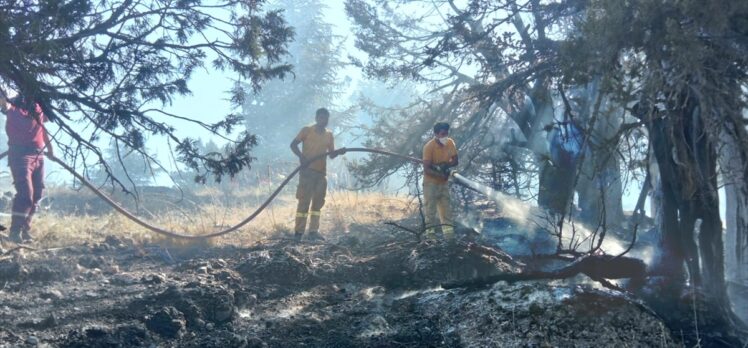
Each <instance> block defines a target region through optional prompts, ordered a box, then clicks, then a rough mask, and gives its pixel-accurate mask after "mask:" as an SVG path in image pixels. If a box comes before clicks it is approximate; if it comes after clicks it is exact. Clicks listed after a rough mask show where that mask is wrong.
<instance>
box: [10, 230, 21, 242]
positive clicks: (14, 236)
mask: <svg viewBox="0 0 748 348" xmlns="http://www.w3.org/2000/svg"><path fill="white" fill-rule="evenodd" d="M8 239H9V240H10V241H11V242H13V243H16V244H21V243H23V239H22V238H21V231H10V233H9V234H8Z"/></svg>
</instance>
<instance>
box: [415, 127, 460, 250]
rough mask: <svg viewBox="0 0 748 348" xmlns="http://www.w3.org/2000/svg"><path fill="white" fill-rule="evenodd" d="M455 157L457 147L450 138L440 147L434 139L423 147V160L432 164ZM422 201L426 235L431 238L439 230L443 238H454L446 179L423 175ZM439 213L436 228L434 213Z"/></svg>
mask: <svg viewBox="0 0 748 348" xmlns="http://www.w3.org/2000/svg"><path fill="white" fill-rule="evenodd" d="M455 156H457V146H456V145H455V142H454V140H452V138H448V139H447V144H446V145H442V144H440V143H439V142H438V141H437V140H436V139H431V140H430V141H429V142H428V143H426V145H425V146H424V147H423V160H424V161H431V163H432V164H445V163H448V162H449V161H450V160H451V159H452V158H453V157H455ZM423 201H424V206H425V207H424V208H425V212H424V214H425V218H426V235H427V236H433V234H434V232H435V230H438V229H440V230H441V231H442V233H443V234H444V236H445V237H448V238H452V237H454V228H452V226H453V225H454V221H453V218H452V207H451V206H450V200H449V185H448V184H447V179H445V178H441V177H436V176H432V175H429V174H425V175H424V178H423ZM437 211H438V212H439V220H440V221H441V225H445V226H441V228H439V227H436V226H437V225H439V223H437V222H436V213H437Z"/></svg>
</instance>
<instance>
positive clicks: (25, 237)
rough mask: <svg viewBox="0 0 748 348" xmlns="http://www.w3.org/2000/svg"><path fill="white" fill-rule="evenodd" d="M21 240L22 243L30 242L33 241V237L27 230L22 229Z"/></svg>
mask: <svg viewBox="0 0 748 348" xmlns="http://www.w3.org/2000/svg"><path fill="white" fill-rule="evenodd" d="M21 240H23V242H24V243H31V242H33V241H34V237H32V236H31V233H30V232H29V231H23V232H21Z"/></svg>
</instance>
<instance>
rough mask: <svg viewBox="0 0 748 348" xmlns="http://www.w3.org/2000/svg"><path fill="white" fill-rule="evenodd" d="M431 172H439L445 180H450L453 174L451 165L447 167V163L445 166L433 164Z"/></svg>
mask: <svg viewBox="0 0 748 348" xmlns="http://www.w3.org/2000/svg"><path fill="white" fill-rule="evenodd" d="M431 170H433V171H435V172H437V173H438V174H441V175H443V176H444V177H445V178H448V177H449V174H450V172H451V169H450V168H449V165H447V164H446V163H445V164H432V165H431Z"/></svg>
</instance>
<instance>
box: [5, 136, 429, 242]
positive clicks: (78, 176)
mask: <svg viewBox="0 0 748 348" xmlns="http://www.w3.org/2000/svg"><path fill="white" fill-rule="evenodd" d="M346 152H368V153H374V154H380V155H386V156H391V157H396V158H400V159H403V160H406V161H410V162H415V163H423V161H422V160H421V159H419V158H415V157H411V156H405V155H401V154H398V153H394V152H389V151H385V150H380V149H369V148H364V147H353V148H340V149H337V150H335V151H330V152H326V153H324V154H320V155H317V156H314V157H312V158H310V159H308V160H307V161H306V162H305V163H304V164H301V165H299V166H298V167H296V169H294V170H293V171H292V172H291V173H290V174H289V175H288V176H287V177H286V179H285V180H283V182H281V184H280V185H279V186H278V188H276V189H275V191H273V193H271V194H270V196H269V197H268V198H267V199H266V200H265V202H263V203H262V205H260V206H259V207H258V208H257V209H256V210H255V211H254V212H253V213H252V214H250V215H249V216H248V217H247V218H245V219H244V220H242V221H241V222H239V223H237V224H236V225H233V226H231V227H228V228H226V229H224V230H221V231H217V232H213V233H209V234H203V235H189V234H183V233H179V232H175V231H171V230H167V229H164V228H161V227H158V226H155V225H152V224H150V223H148V222H146V221H144V220H142V219H140V218H139V217H137V216H135V215H134V214H132V213H131V212H129V211H128V210H127V209H125V208H124V207H122V206H121V205H119V204H118V203H117V202H115V201H114V200H112V199H111V198H110V197H109V196H107V195H106V194H105V193H103V192H101V190H99V189H98V188H97V187H96V186H95V185H94V184H92V183H91V182H89V181H88V180H87V179H86V178H85V177H84V176H83V175H81V174H79V173H78V172H76V171H75V169H74V168H73V167H71V166H69V165H68V164H67V163H65V162H63V161H62V160H60V159H59V158H57V157H54V156H48V155H47V157H48V158H49V159H50V160H52V161H53V162H55V163H57V164H59V165H60V166H62V167H63V168H65V170H67V171H68V172H70V174H72V175H73V176H74V177H75V178H76V179H78V180H80V182H81V183H83V185H84V186H86V187H88V188H89V189H90V190H91V191H92V192H93V193H94V194H96V195H97V196H99V198H101V199H103V200H104V201H105V202H107V203H108V204H109V205H111V206H112V208H114V209H115V210H116V211H117V212H119V213H121V214H122V215H124V216H125V217H127V218H128V219H130V220H132V221H133V222H135V223H137V224H138V225H140V226H143V227H145V228H146V229H148V230H151V231H153V232H156V233H158V234H162V235H165V236H168V237H172V238H181V239H191V240H195V239H208V238H214V237H219V236H222V235H224V234H228V233H231V232H234V231H236V230H238V229H240V228H241V227H243V226H244V225H246V224H247V223H249V222H250V221H252V220H254V218H256V217H257V216H258V215H260V213H261V212H262V211H263V210H265V208H267V206H268V205H270V203H271V202H272V201H273V200H274V199H275V197H276V196H278V194H279V193H280V192H281V190H283V188H284V187H285V186H286V185H288V183H289V182H290V181H291V179H293V178H294V176H296V175H297V174H298V173H299V172H300V171H301V170H302V169H303V168H304V167H306V166H308V165H309V163H311V162H314V161H315V160H318V159H321V158H324V157H325V156H328V155H332V154H335V155H339V154H343V153H346ZM7 155H8V152H7V151H6V152H3V153H1V154H0V160H1V159H3V158H4V157H5V156H7ZM45 155H46V153H45Z"/></svg>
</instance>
